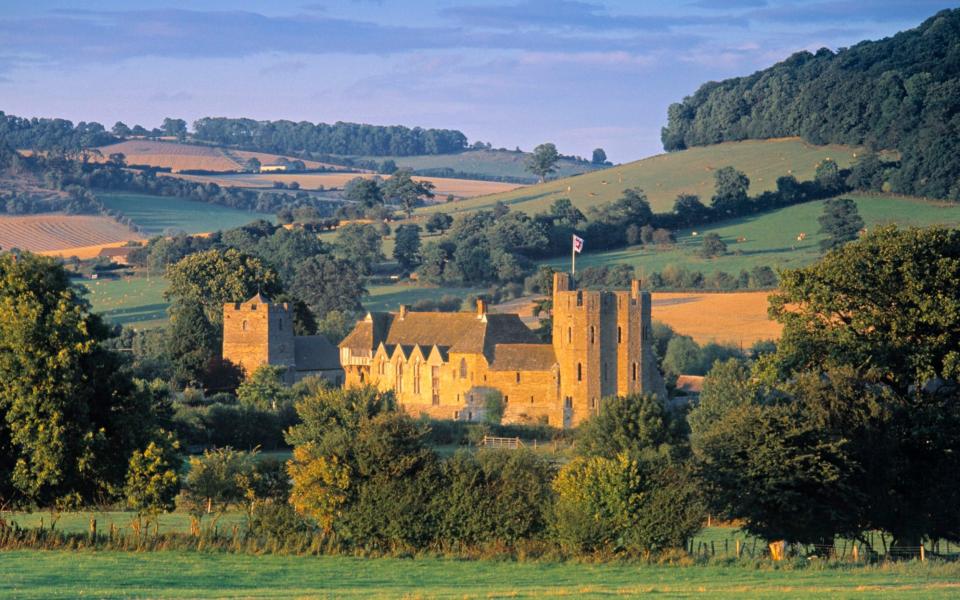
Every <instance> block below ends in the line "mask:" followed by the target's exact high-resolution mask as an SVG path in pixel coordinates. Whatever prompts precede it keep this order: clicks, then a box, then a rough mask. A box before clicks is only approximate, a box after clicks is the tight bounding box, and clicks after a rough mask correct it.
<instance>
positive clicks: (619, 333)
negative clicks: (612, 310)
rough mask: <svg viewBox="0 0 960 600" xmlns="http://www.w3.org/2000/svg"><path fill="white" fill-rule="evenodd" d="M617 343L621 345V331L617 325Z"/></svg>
mask: <svg viewBox="0 0 960 600" xmlns="http://www.w3.org/2000/svg"><path fill="white" fill-rule="evenodd" d="M617 343H618V344H622V343H623V329H622V328H621V327H620V326H619V325H617Z"/></svg>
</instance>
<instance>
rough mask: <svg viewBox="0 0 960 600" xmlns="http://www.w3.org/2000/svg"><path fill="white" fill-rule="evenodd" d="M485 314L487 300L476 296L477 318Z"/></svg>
mask: <svg viewBox="0 0 960 600" xmlns="http://www.w3.org/2000/svg"><path fill="white" fill-rule="evenodd" d="M485 316H487V301H486V300H484V299H483V298H477V318H478V319H482V318H484V317H485Z"/></svg>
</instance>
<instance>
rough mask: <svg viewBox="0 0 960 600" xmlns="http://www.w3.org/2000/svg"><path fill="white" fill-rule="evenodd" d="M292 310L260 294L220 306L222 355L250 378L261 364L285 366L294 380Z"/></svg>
mask: <svg viewBox="0 0 960 600" xmlns="http://www.w3.org/2000/svg"><path fill="white" fill-rule="evenodd" d="M294 352H295V350H294V335H293V311H292V310H291V309H290V306H289V305H288V304H286V303H283V304H274V303H271V302H270V301H269V300H268V299H267V298H265V297H264V296H263V295H261V294H259V293H258V294H257V295H256V296H254V297H253V298H250V299H249V300H247V301H246V302H236V303H230V304H225V305H224V307H223V358H224V360H229V361H230V362H232V363H234V364H236V365H239V366H240V367H241V368H242V369H243V371H244V373H245V375H246V376H247V377H249V376H250V375H252V374H253V372H254V371H256V370H257V368H258V367H260V366H261V365H276V366H284V367H287V368H288V372H287V376H288V378H289V379H290V382H291V383H292V381H293V374H294V367H295V366H296V358H295V354H294Z"/></svg>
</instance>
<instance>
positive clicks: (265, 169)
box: [260, 164, 290, 173]
mask: <svg viewBox="0 0 960 600" xmlns="http://www.w3.org/2000/svg"><path fill="white" fill-rule="evenodd" d="M289 169H290V166H289V165H280V164H273V165H260V172H261V173H278V172H283V171H287V170H289Z"/></svg>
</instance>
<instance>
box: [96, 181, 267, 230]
mask: <svg viewBox="0 0 960 600" xmlns="http://www.w3.org/2000/svg"><path fill="white" fill-rule="evenodd" d="M97 197H98V198H99V199H100V200H101V201H102V202H103V204H104V205H105V206H106V207H107V208H111V209H113V210H116V211H119V212H121V213H123V214H124V215H126V216H127V217H130V219H132V220H133V222H134V223H136V224H137V225H139V226H140V227H141V228H142V229H143V231H144V232H145V233H146V234H147V235H150V236H152V235H160V234H163V233H165V232H169V231H183V232H185V233H205V232H208V231H217V230H221V229H230V228H233V227H239V226H241V225H246V224H247V223H250V222H251V221H256V220H257V219H267V220H273V218H274V216H273V215H269V214H265V213H258V212H252V211H248V210H240V209H237V208H230V207H227V206H220V205H219V204H210V203H207V202H198V201H195V200H185V199H183V198H173V197H170V196H151V195H148V194H132V193H127V192H116V193H114V192H100V193H98V194H97Z"/></svg>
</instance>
